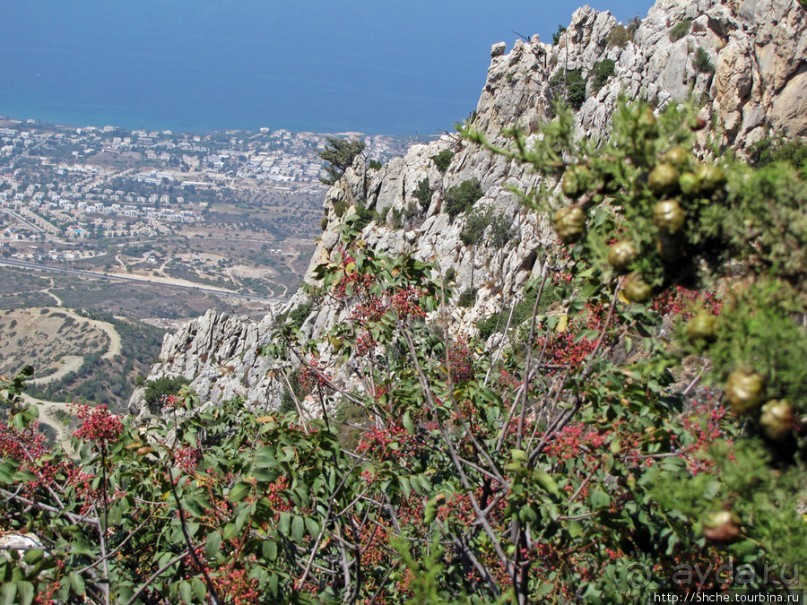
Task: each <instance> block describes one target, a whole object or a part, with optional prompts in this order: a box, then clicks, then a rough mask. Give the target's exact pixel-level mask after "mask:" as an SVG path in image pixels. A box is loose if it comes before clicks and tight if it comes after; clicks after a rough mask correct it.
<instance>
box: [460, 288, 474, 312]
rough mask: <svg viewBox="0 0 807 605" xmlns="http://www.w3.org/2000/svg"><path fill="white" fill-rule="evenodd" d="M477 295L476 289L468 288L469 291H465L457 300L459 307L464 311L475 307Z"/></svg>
mask: <svg viewBox="0 0 807 605" xmlns="http://www.w3.org/2000/svg"><path fill="white" fill-rule="evenodd" d="M477 294H478V290H477V289H476V288H468V289H467V290H464V291H463V292H462V294H460V297H459V298H458V299H457V306H459V307H462V308H463V309H468V308H470V307H473V306H474V304H476V296H477Z"/></svg>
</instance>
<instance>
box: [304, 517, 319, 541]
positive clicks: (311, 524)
mask: <svg viewBox="0 0 807 605" xmlns="http://www.w3.org/2000/svg"><path fill="white" fill-rule="evenodd" d="M305 528H306V530H307V531H308V535H310V536H312V537H314V538H316V537H317V536H318V535H319V529H320V528H319V523H317V520H316V519H314V518H313V517H306V518H305Z"/></svg>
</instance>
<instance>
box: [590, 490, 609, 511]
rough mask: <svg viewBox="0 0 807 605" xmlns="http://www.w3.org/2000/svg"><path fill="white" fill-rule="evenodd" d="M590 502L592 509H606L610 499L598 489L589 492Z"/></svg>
mask: <svg viewBox="0 0 807 605" xmlns="http://www.w3.org/2000/svg"><path fill="white" fill-rule="evenodd" d="M590 500H591V506H592V508H607V507H608V506H610V505H611V498H610V497H609V496H608V494H606V493H605V492H604V491H603V490H602V489H600V488H599V487H595V488H593V489H592V490H591V496H590Z"/></svg>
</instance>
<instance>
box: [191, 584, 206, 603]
mask: <svg viewBox="0 0 807 605" xmlns="http://www.w3.org/2000/svg"><path fill="white" fill-rule="evenodd" d="M191 588H192V589H193V594H195V595H196V600H197V601H199V602H200V603H204V602H205V597H206V596H207V586H205V583H204V582H202V581H201V580H200V579H199V578H193V579H192V580H191Z"/></svg>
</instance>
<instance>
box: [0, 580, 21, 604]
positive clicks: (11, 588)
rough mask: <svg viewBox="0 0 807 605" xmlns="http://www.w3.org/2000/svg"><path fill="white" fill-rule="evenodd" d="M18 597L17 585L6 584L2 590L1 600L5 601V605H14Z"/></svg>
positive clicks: (0, 593)
mask: <svg viewBox="0 0 807 605" xmlns="http://www.w3.org/2000/svg"><path fill="white" fill-rule="evenodd" d="M16 597H17V585H16V584H15V583H14V582H6V583H4V584H3V587H2V588H0V599H2V600H3V605H14V600H15V599H16Z"/></svg>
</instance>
